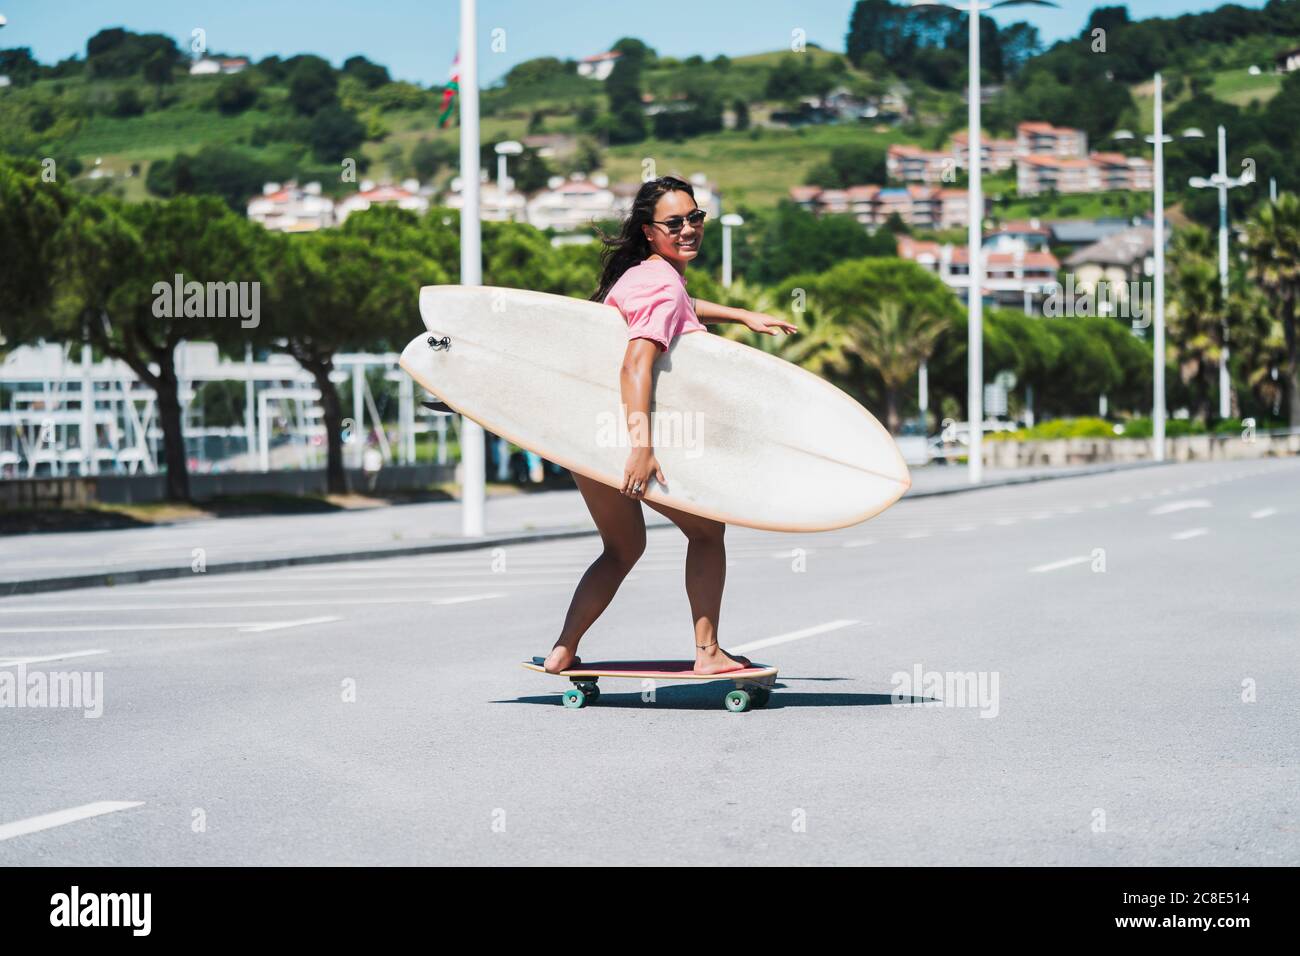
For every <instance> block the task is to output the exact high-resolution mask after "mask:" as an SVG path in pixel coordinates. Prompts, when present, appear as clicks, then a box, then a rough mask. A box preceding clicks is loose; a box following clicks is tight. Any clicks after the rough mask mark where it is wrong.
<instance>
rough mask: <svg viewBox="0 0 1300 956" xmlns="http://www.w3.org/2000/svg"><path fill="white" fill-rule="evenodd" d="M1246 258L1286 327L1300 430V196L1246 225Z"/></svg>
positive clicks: (1291, 414) (1290, 397) (1268, 207)
mask: <svg viewBox="0 0 1300 956" xmlns="http://www.w3.org/2000/svg"><path fill="white" fill-rule="evenodd" d="M1244 247H1245V250H1246V255H1247V256H1248V257H1249V259H1250V276H1251V278H1252V280H1253V281H1255V282H1256V283H1258V285H1259V287H1260V288H1261V289H1262V290H1263V292H1264V295H1265V296H1267V298H1268V302H1269V305H1270V307H1271V308H1272V311H1273V314H1274V315H1275V316H1276V318H1277V320H1278V321H1279V322H1280V323H1281V325H1282V335H1283V341H1284V343H1285V344H1284V348H1285V350H1286V367H1285V369H1284V370H1283V374H1284V376H1285V384H1284V387H1285V389H1286V398H1287V402H1286V404H1287V415H1288V419H1289V421H1290V423H1291V427H1292V428H1295V427H1296V426H1300V349H1298V348H1297V334H1296V309H1297V303H1300V196H1297V195H1296V194H1295V193H1283V194H1282V195H1280V196H1278V199H1277V202H1276V203H1266V204H1265V205H1263V206H1261V207H1260V208H1259V210H1258V211H1257V212H1256V213H1255V216H1254V218H1253V219H1252V220H1251V221H1250V222H1248V223H1247V224H1246V241H1245V243H1244Z"/></svg>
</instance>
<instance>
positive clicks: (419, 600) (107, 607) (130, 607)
mask: <svg viewBox="0 0 1300 956" xmlns="http://www.w3.org/2000/svg"><path fill="white" fill-rule="evenodd" d="M501 596H502V595H501V594H471V595H467V596H465V597H460V598H432V599H430V598H427V597H400V598H347V599H344V600H338V601H334V600H331V601H328V604H329V605H330V606H331V607H350V606H357V605H371V604H459V603H461V602H462V601H480V600H483V599H485V598H495V597H501ZM322 603H326V602H323V601H321V600H320V599H317V600H315V601H234V602H231V603H228V604H71V605H66V604H65V605H58V604H49V605H40V606H35V607H32V606H28V607H0V615H3V614H49V613H52V612H62V613H66V614H89V613H95V614H103V613H107V612H113V611H234V610H239V609H241V608H268V607H320V606H321V604H322Z"/></svg>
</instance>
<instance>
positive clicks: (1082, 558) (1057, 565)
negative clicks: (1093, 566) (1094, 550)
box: [1029, 554, 1092, 574]
mask: <svg viewBox="0 0 1300 956" xmlns="http://www.w3.org/2000/svg"><path fill="white" fill-rule="evenodd" d="M1091 560H1092V558H1090V557H1089V556H1088V555H1086V554H1082V555H1079V556H1078V557H1076V558H1064V559H1062V560H1060V561H1053V562H1052V563H1051V564H1040V565H1038V566H1037V567H1034V568H1030V569H1029V573H1030V574H1042V573H1043V572H1044V571H1059V570H1060V569H1061V568H1068V567H1072V566H1073V565H1076V564H1084V563H1086V562H1088V561H1091Z"/></svg>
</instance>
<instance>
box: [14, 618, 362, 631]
mask: <svg viewBox="0 0 1300 956" xmlns="http://www.w3.org/2000/svg"><path fill="white" fill-rule="evenodd" d="M329 620H334V621H337V620H341V618H330V619H329ZM315 621H316V619H308V620H302V621H230V622H228V623H221V624H215V623H210V622H209V623H204V624H69V625H63V626H60V625H57V624H55V625H47V626H43V627H0V634H85V633H94V634H99V633H103V632H104V631H220V630H238V631H244V632H245V633H256V631H255V630H250V629H259V628H260V629H263V630H274V629H276V627H301V626H302V625H304V624H309V623H315Z"/></svg>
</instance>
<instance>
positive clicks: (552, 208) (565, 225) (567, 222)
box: [528, 173, 622, 232]
mask: <svg viewBox="0 0 1300 956" xmlns="http://www.w3.org/2000/svg"><path fill="white" fill-rule="evenodd" d="M546 185H547V188H546V189H543V190H541V191H540V192H538V193H537V194H536V195H535V196H533V198H532V199H530V200H528V222H529V223H530V224H532V225H533V226H536V227H537V228H538V229H547V228H551V229H555V230H557V231H559V232H574V231H576V230H579V229H586V228H588V227H590V226H591V224H592V222H593V221H594V220H598V219H615V218H618V217H619V216H620V215H622V213H621V211H620V205H621V204H620V202H619V200H618V197H616V196H615V194H614V191H613V190H612V189H610V188H609V179H608V177H606V176H604V175H603V174H600V173H597V174H596V175H594V176H592V177H591V178H590V179H588V178H586V177H585V176H583V175H582V174H581V173H573V174H571V175H570V176H569V178H568V179H565V178H564V177H562V176H552V177H551V179H550V180H549V181H548V182H547V184H546Z"/></svg>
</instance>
